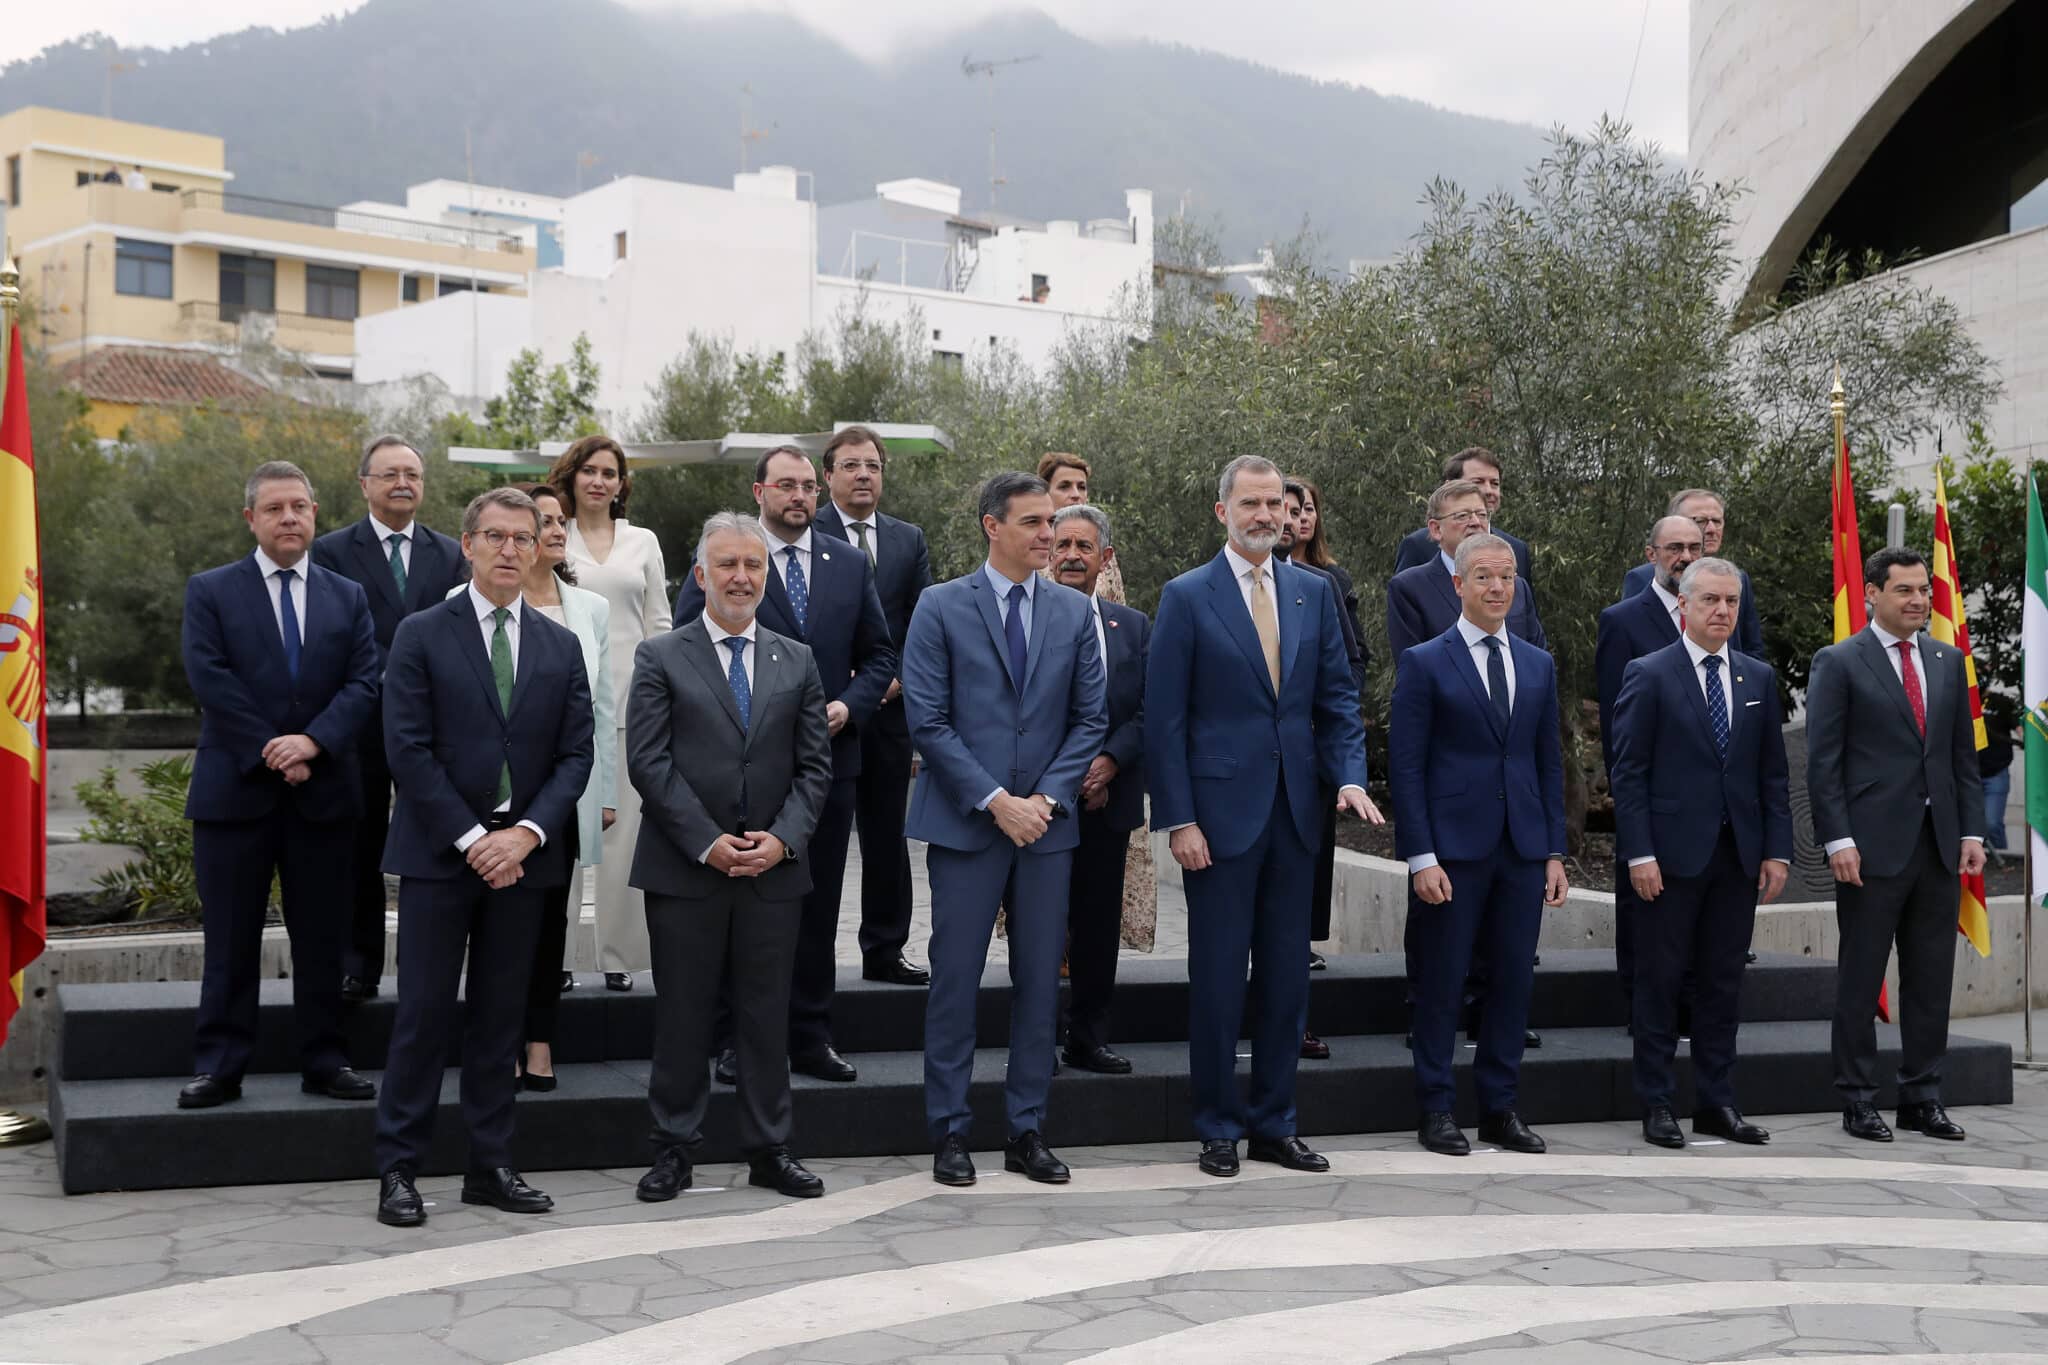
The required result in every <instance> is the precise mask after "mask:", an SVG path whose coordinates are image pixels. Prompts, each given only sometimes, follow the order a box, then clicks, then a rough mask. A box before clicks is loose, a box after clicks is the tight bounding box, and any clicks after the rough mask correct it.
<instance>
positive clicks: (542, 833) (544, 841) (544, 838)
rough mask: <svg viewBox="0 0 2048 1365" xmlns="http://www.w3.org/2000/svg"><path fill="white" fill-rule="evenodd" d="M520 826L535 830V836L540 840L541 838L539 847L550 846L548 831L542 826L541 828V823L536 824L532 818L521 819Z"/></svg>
mask: <svg viewBox="0 0 2048 1365" xmlns="http://www.w3.org/2000/svg"><path fill="white" fill-rule="evenodd" d="M519 827H520V828H521V829H530V830H532V831H533V837H534V838H536V839H538V840H540V844H539V847H541V848H546V847H547V846H548V832H547V831H546V830H544V829H542V828H541V827H540V826H539V825H536V824H535V823H533V821H531V820H521V821H520V822H519Z"/></svg>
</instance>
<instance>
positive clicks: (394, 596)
mask: <svg viewBox="0 0 2048 1365" xmlns="http://www.w3.org/2000/svg"><path fill="white" fill-rule="evenodd" d="M349 544H350V546H351V548H353V549H354V551H355V555H356V563H357V565H359V566H360V567H361V569H362V571H363V581H364V582H365V583H368V584H369V585H370V591H372V592H374V593H376V594H377V596H379V597H381V598H383V599H384V601H385V602H386V603H388V604H389V605H390V606H391V607H392V609H393V610H395V611H397V612H399V613H400V614H403V613H404V612H405V611H406V610H407V609H408V604H407V603H406V601H405V600H404V599H403V598H401V597H399V595H398V580H397V579H395V578H393V577H392V576H391V561H390V560H389V559H386V558H385V557H384V556H383V555H381V554H379V553H378V552H377V551H378V545H377V531H376V528H375V527H373V526H371V525H370V520H369V518H368V517H365V518H363V520H361V521H359V522H357V523H356V527H355V534H354V535H353V536H351V537H349ZM413 553H414V558H415V559H417V558H418V553H419V547H418V546H417V545H415V546H414V547H413ZM407 581H408V582H410V581H411V580H410V579H408V580H407Z"/></svg>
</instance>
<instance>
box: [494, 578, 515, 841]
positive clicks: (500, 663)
mask: <svg viewBox="0 0 2048 1365" xmlns="http://www.w3.org/2000/svg"><path fill="white" fill-rule="evenodd" d="M511 615H512V609H511V608H510V607H497V608H494V609H493V610H492V612H491V619H492V620H493V621H495V622H496V623H497V624H496V625H495V626H493V627H492V629H491V680H492V681H493V682H495V683H497V684H498V709H499V710H500V711H502V712H504V713H505V719H506V722H507V724H509V723H510V722H511V719H512V637H510V636H509V635H507V634H506V633H505V621H506V618H508V617H509V616H511ZM511 799H512V765H511V764H510V763H506V764H503V765H502V766H500V767H499V769H498V804H499V805H501V806H502V805H504V804H505V803H506V802H507V801H510V800H511Z"/></svg>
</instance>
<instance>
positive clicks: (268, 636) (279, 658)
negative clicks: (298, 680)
mask: <svg viewBox="0 0 2048 1365" xmlns="http://www.w3.org/2000/svg"><path fill="white" fill-rule="evenodd" d="M242 566H243V567H242V570H241V572H240V573H239V574H237V575H236V576H237V578H239V579H240V583H239V585H238V586H239V587H240V589H241V593H242V603H243V609H244V610H246V611H247V612H249V614H250V619H252V620H256V621H261V622H262V623H263V625H264V630H263V638H264V639H265V640H267V641H268V642H269V647H268V648H267V649H266V650H265V651H264V654H265V657H267V658H268V659H269V660H270V662H271V664H272V665H273V666H274V667H275V668H276V669H277V672H278V676H280V677H289V676H290V670H289V669H288V668H287V667H286V665H285V659H284V628H283V626H282V624H281V618H280V614H279V613H278V612H277V611H275V610H273V609H272V607H271V605H270V588H269V586H268V585H267V584H265V583H264V581H263V570H262V569H260V568H258V567H257V566H256V556H255V555H253V554H252V555H250V556H249V557H248V558H246V559H244V560H243V561H242ZM280 590H281V589H280ZM299 657H300V660H301V661H303V660H304V658H305V652H304V651H303V650H301V651H300V654H299Z"/></svg>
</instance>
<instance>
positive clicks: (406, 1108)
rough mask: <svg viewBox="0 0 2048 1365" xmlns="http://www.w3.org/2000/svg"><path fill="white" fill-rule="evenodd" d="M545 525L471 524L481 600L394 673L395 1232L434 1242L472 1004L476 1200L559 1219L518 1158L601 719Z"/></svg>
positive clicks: (388, 711) (395, 654) (440, 612)
mask: <svg viewBox="0 0 2048 1365" xmlns="http://www.w3.org/2000/svg"><path fill="white" fill-rule="evenodd" d="M539 531H540V512H539V510H538V509H537V508H535V506H534V504H533V499H531V498H529V497H527V496H526V495H525V494H524V493H521V492H520V491H519V490H518V489H516V488H493V489H491V490H490V491H489V492H485V493H480V494H478V495H477V496H476V497H475V498H473V499H471V500H470V504H469V506H468V508H466V509H465V510H464V512H463V514H462V553H463V555H464V556H465V557H466V558H467V559H468V560H469V563H470V567H471V575H470V580H469V586H468V588H467V589H466V590H465V591H462V592H459V593H456V594H455V595H454V596H453V597H450V598H448V599H447V600H446V601H445V602H443V603H441V604H440V605H439V606H437V607H431V608H429V609H428V610H426V611H422V612H417V613H415V614H414V615H412V616H409V617H407V618H406V619H405V620H404V621H403V622H401V623H400V625H399V627H398V633H397V634H396V635H395V636H394V637H393V638H392V641H391V662H390V665H389V666H388V667H387V668H386V670H385V673H384V754H385V758H386V760H387V761H388V762H389V763H390V764H391V777H392V782H393V785H394V786H395V787H396V788H397V792H398V802H397V805H396V807H395V808H394V809H393V811H392V816H391V837H390V841H389V842H388V844H387V845H386V846H385V849H384V870H385V871H386V872H390V873H394V874H395V875H396V876H397V877H398V878H399V883H398V924H399V935H400V938H401V939H402V940H403V941H404V944H405V952H404V954H403V956H402V957H401V958H400V959H399V964H398V1014H397V1017H396V1018H395V1019H394V1020H393V1021H392V1025H391V1048H390V1052H389V1057H388V1060H387V1061H386V1062H385V1070H384V1093H383V1095H382V1097H381V1098H380V1100H379V1102H378V1106H377V1142H376V1159H377V1171H378V1175H379V1176H380V1178H381V1181H382V1184H381V1186H380V1188H379V1191H378V1200H377V1220H378V1221H379V1222H381V1223H388V1224H390V1225H391V1226H393V1227H417V1226H419V1225H420V1224H421V1223H423V1222H425V1221H426V1209H425V1206H424V1205H423V1204H421V1202H420V1196H419V1191H418V1189H417V1188H415V1186H414V1183H413V1182H414V1179H415V1177H416V1176H417V1175H418V1172H419V1168H420V1163H421V1162H422V1161H423V1160H424V1159H425V1157H426V1153H427V1145H428V1142H429V1140H430V1139H431V1137H432V1136H433V1128H434V1113H435V1110H436V1109H437V1108H439V1106H440V1099H441V1076H442V1068H443V1067H444V1066H445V1065H446V1063H447V1058H448V1044H449V1037H448V1035H449V1033H450V1031H451V1030H452V1029H453V1028H454V1025H455V1015H456V998H455V997H456V987H457V985H458V983H463V981H464V978H463V960H464V957H465V955H466V956H467V958H468V963H469V971H468V977H467V981H466V984H464V985H463V991H462V995H463V999H462V1007H461V1008H462V1048H461V1056H462V1092H461V1093H462V1118H463V1125H464V1126H465V1127H466V1128H467V1129H468V1130H469V1170H468V1174H466V1175H465V1176H464V1177H463V1181H462V1202H463V1203H465V1204H490V1205H492V1206H493V1207H495V1208H499V1209H503V1210H505V1211H506V1212H508V1213H543V1212H545V1211H546V1210H548V1209H550V1208H552V1207H554V1201H552V1200H550V1199H549V1198H548V1197H547V1196H546V1195H545V1194H542V1193H541V1192H540V1191H539V1190H536V1189H534V1188H533V1187H532V1186H531V1185H528V1184H527V1183H526V1181H525V1180H524V1179H522V1178H521V1176H520V1174H519V1171H518V1168H517V1167H516V1166H515V1165H514V1164H513V1161H512V1097H513V1088H514V1086H515V1084H516V1081H515V1079H514V1077H513V1073H512V1063H513V1054H514V1052H515V1050H516V1049H517V1047H518V1043H519V1029H520V1024H521V1021H522V1018H523V1015H524V1011H525V1005H526V982H527V977H528V974H529V973H530V972H531V971H532V968H533V947H534V940H535V939H536V937H537V936H538V935H539V932H540V913H541V902H542V899H543V893H544V892H545V891H547V890H548V889H549V888H552V887H557V886H561V885H563V884H565V883H566V882H567V881H568V879H569V878H570V877H571V876H573V875H575V872H576V798H577V797H579V796H581V795H582V794H583V788H584V786H585V785H586V784H587V783H588V782H589V780H590V768H591V763H592V755H593V752H594V751H593V747H592V730H593V716H592V711H591V697H590V680H589V676H588V674H587V673H586V672H585V671H584V667H583V646H582V645H580V644H579V643H577V640H576V637H575V635H573V634H572V633H570V632H569V631H568V630H566V629H564V628H563V627H561V626H558V625H556V624H555V623H554V622H553V621H550V620H548V619H547V617H545V616H543V615H541V614H540V613H539V612H538V611H534V610H531V609H529V608H528V607H527V606H526V604H525V602H524V601H523V600H522V599H521V596H520V584H521V582H522V580H523V579H524V577H525V574H526V570H527V568H528V567H529V566H531V565H532V563H533V561H534V556H535V555H536V554H537V553H538V546H539V539H540V537H539Z"/></svg>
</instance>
